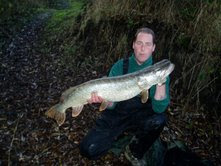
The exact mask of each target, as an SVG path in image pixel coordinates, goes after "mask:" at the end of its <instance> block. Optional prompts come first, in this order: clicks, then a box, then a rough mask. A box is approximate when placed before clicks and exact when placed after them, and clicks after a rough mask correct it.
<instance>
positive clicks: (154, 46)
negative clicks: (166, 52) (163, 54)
mask: <svg viewBox="0 0 221 166" xmlns="http://www.w3.org/2000/svg"><path fill="white" fill-rule="evenodd" d="M155 48H156V44H154V45H153V49H152V51H153V52H154V51H155Z"/></svg>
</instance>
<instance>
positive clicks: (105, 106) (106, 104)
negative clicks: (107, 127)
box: [99, 101, 108, 111]
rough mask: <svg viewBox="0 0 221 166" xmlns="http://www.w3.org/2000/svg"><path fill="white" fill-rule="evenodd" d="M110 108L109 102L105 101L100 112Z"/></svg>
mask: <svg viewBox="0 0 221 166" xmlns="http://www.w3.org/2000/svg"><path fill="white" fill-rule="evenodd" d="M107 106H108V102H107V101H103V102H102V103H101V105H100V108H99V111H103V110H105V109H106V108H107Z"/></svg>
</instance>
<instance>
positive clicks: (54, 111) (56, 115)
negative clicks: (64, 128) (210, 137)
mask: <svg viewBox="0 0 221 166" xmlns="http://www.w3.org/2000/svg"><path fill="white" fill-rule="evenodd" d="M58 106H59V104H56V105H54V106H53V107H51V108H50V109H49V110H48V111H46V112H45V115H46V116H48V117H50V118H52V119H55V120H56V122H57V123H58V125H59V126H61V125H62V124H63V123H64V121H65V119H66V115H65V112H60V111H59V110H58V108H57V107H58Z"/></svg>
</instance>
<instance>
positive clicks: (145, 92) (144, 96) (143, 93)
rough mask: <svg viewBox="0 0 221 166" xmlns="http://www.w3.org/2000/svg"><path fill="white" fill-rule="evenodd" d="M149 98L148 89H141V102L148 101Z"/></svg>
mask: <svg viewBox="0 0 221 166" xmlns="http://www.w3.org/2000/svg"><path fill="white" fill-rule="evenodd" d="M147 100H148V90H142V91H141V102H142V103H146V102H147Z"/></svg>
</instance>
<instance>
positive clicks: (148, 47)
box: [133, 32, 155, 65]
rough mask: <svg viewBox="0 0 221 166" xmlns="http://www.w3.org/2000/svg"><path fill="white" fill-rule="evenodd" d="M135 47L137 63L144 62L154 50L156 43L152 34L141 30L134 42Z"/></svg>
mask: <svg viewBox="0 0 221 166" xmlns="http://www.w3.org/2000/svg"><path fill="white" fill-rule="evenodd" d="M133 49H134V54H135V58H136V61H137V63H138V64H139V65H140V64H142V63H144V62H145V61H146V60H147V59H148V58H149V57H150V56H151V55H152V53H153V52H154V50H155V44H154V43H153V36H152V35H151V34H147V33H143V32H140V33H139V34H138V35H137V39H136V41H134V42H133Z"/></svg>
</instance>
